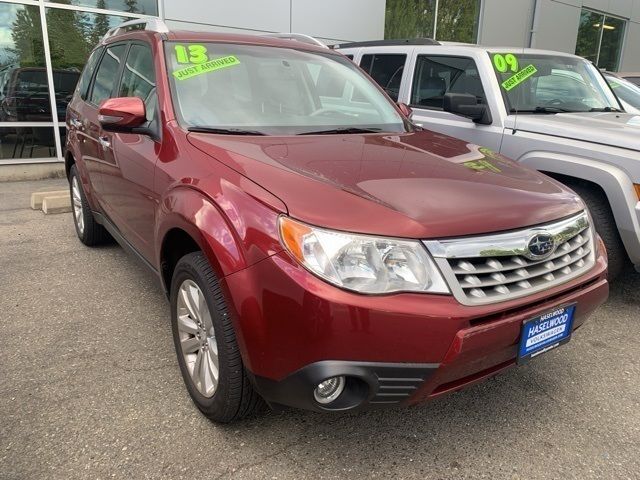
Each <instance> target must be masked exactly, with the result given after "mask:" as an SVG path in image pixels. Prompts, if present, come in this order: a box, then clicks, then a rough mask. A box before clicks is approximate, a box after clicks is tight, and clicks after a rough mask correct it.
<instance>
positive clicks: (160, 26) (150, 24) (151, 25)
mask: <svg viewBox="0 0 640 480" xmlns="http://www.w3.org/2000/svg"><path fill="white" fill-rule="evenodd" d="M133 30H149V31H150V32H158V33H169V28H168V27H167V25H166V24H165V23H164V22H163V21H162V20H160V19H159V18H140V19H138V20H129V21H127V22H123V23H121V24H120V25H118V26H116V27H113V28H110V29H109V30H108V31H107V33H105V35H104V37H102V41H103V42H104V41H105V40H106V39H108V38H111V37H113V36H114V35H118V34H120V33H125V32H131V31H133Z"/></svg>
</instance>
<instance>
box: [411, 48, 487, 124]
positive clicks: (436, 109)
mask: <svg viewBox="0 0 640 480" xmlns="http://www.w3.org/2000/svg"><path fill="white" fill-rule="evenodd" d="M420 57H428V58H457V59H461V60H470V61H472V62H473V64H474V65H475V67H476V70H477V72H478V78H479V80H480V85H481V86H482V93H484V101H485V103H484V105H486V106H487V108H488V109H489V110H491V105H490V104H489V101H488V99H487V91H488V89H487V88H486V85H485V82H484V80H483V78H482V75H481V73H480V68H479V66H478V62H477V61H476V59H475V58H473V57H470V56H468V55H446V54H442V53H439V54H434V55H431V54H429V53H417V54H416V56H415V58H414V60H413V72H411V79H410V80H411V83H410V85H409V97H408V100H409V104H408V105H409V107H411V108H413V109H418V110H430V111H432V112H444V109H443V108H440V107H428V106H425V105H416V104H414V103H413V102H412V101H411V100H412V99H413V90H414V86H415V85H414V80H415V76H416V73H417V71H418V62H419V60H420ZM446 93H447V91H446V90H445V94H446Z"/></svg>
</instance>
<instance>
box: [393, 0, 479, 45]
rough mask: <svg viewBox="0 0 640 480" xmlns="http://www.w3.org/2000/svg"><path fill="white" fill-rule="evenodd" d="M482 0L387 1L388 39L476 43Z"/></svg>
mask: <svg viewBox="0 0 640 480" xmlns="http://www.w3.org/2000/svg"><path fill="white" fill-rule="evenodd" d="M480 2H481V0H387V6H386V12H385V31H384V35H385V38H416V37H428V38H433V39H436V40H443V41H450V42H465V43H476V41H477V39H478V19H479V17H480Z"/></svg>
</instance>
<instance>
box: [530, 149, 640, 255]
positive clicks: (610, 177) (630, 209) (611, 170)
mask: <svg viewBox="0 0 640 480" xmlns="http://www.w3.org/2000/svg"><path fill="white" fill-rule="evenodd" d="M518 161H519V162H521V163H522V164H523V165H526V166H528V167H530V168H534V169H536V170H540V171H543V172H547V173H557V174H560V175H565V176H568V177H573V178H577V179H582V180H586V181H588V182H592V183H595V184H597V185H599V186H600V187H602V189H603V190H604V192H605V194H606V196H607V199H608V200H609V205H611V210H612V211H613V216H614V219H615V221H616V225H617V226H618V230H619V231H620V237H621V238H622V241H623V243H624V246H625V248H626V250H627V254H628V255H629V258H630V259H631V261H632V262H633V263H634V264H635V265H639V264H640V202H638V196H637V194H636V191H635V187H634V185H633V182H632V181H631V179H630V178H629V176H628V175H627V174H626V173H625V172H624V171H622V170H621V169H619V168H617V167H615V166H613V165H609V164H605V163H602V162H598V161H596V160H592V159H589V158H584V157H576V156H572V155H566V154H561V153H554V152H535V151H534V152H528V153H526V154H525V155H523V156H522V157H521V158H520V159H519V160H518Z"/></svg>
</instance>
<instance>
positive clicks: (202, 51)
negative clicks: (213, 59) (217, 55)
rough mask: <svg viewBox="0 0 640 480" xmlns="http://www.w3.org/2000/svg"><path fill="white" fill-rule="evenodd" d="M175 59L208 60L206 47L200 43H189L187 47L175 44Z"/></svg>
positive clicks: (181, 60)
mask: <svg viewBox="0 0 640 480" xmlns="http://www.w3.org/2000/svg"><path fill="white" fill-rule="evenodd" d="M176 60H178V63H204V62H208V61H209V56H208V55H207V47H205V46H204V45H200V44H196V43H194V44H191V45H189V46H188V47H185V46H184V45H176Z"/></svg>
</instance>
